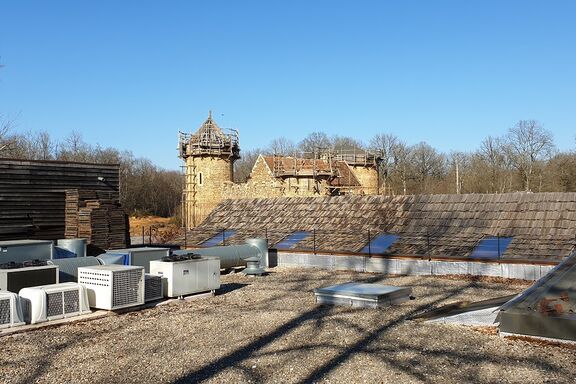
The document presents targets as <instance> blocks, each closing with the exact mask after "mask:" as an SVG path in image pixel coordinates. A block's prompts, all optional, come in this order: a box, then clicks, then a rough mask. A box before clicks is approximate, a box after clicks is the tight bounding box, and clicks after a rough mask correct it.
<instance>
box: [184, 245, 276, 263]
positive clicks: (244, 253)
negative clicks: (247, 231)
mask: <svg viewBox="0 0 576 384" xmlns="http://www.w3.org/2000/svg"><path fill="white" fill-rule="evenodd" d="M191 251H192V252H194V253H195V254H197V255H201V256H212V257H218V258H219V259H220V268H232V267H240V266H243V267H245V266H246V259H248V258H250V257H258V258H259V259H260V266H261V267H268V241H266V239H247V240H246V244H243V245H228V246H221V247H210V248H200V249H194V250H191Z"/></svg>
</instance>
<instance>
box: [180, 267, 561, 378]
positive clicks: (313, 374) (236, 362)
mask: <svg viewBox="0 0 576 384" xmlns="http://www.w3.org/2000/svg"><path fill="white" fill-rule="evenodd" d="M380 279H382V277H381V276H370V277H369V278H364V279H359V280H363V281H365V282H368V281H370V282H375V281H378V280H380ZM440 284H441V282H440ZM413 285H414V286H417V285H419V284H418V282H415V284H413ZM480 286H482V284H481V283H479V282H477V281H469V282H468V284H466V285H464V286H461V287H458V288H450V289H448V288H446V289H448V290H444V291H443V292H442V293H441V294H439V295H435V296H436V297H435V299H433V300H426V299H425V298H423V299H421V300H422V301H423V304H421V305H419V306H417V307H415V308H412V309H411V310H409V311H404V312H403V313H402V314H400V315H399V316H397V317H396V318H394V319H391V320H388V321H386V322H385V323H384V324H382V325H381V326H380V327H378V328H377V329H376V330H372V331H367V330H364V329H362V328H361V327H358V326H357V325H355V324H345V325H346V326H347V327H348V328H349V329H354V330H355V331H357V332H358V333H360V334H361V335H362V337H361V338H360V339H359V340H358V341H356V342H355V343H352V344H350V345H347V346H346V347H342V346H341V345H338V344H337V343H331V345H326V343H315V342H314V339H315V336H316V335H314V332H312V333H311V334H310V337H309V339H308V340H303V341H302V345H299V346H295V347H294V348H288V349H284V350H280V351H279V350H275V351H274V354H275V355H282V354H283V353H290V351H293V350H294V349H298V350H299V351H312V352H313V351H314V349H316V348H326V347H329V348H332V349H334V350H336V351H338V354H337V355H336V356H335V357H333V358H331V359H330V360H328V361H324V362H322V363H321V364H319V365H318V366H317V367H315V368H314V369H313V370H312V371H310V372H309V373H308V374H307V376H306V377H304V378H302V379H300V380H299V381H298V382H299V383H311V382H318V381H321V380H322V379H324V378H326V376H327V375H329V374H330V373H331V372H332V371H334V370H335V369H337V368H338V367H339V366H341V365H343V364H344V363H346V362H347V361H348V360H350V359H351V358H352V357H353V356H355V355H357V354H368V355H371V356H373V357H375V358H376V359H377V360H378V361H381V362H382V364H383V368H384V366H386V367H388V369H389V368H390V367H392V369H393V370H395V371H396V372H397V373H398V374H401V373H403V374H407V375H410V376H411V377H412V379H413V380H416V381H418V382H424V383H432V382H437V381H438V377H439V376H442V375H443V374H444V375H445V372H444V373H443V372H441V370H439V369H437V367H436V366H435V363H434V361H441V362H442V363H444V364H448V365H449V366H451V367H452V370H451V372H450V376H451V378H452V379H453V380H454V381H455V382H469V383H479V382H482V375H481V367H480V364H481V363H485V364H492V365H496V366H499V367H500V369H506V367H508V369H509V368H510V367H520V366H521V367H526V368H532V369H534V368H537V369H541V370H544V371H548V372H556V373H557V374H562V375H567V376H566V377H568V376H569V375H570V372H569V370H567V369H565V368H563V367H560V366H558V365H554V364H552V363H549V362H546V361H542V359H537V358H519V357H518V356H508V355H506V354H504V355H500V356H496V355H490V354H487V353H485V352H484V353H482V352H479V353H470V351H458V349H457V348H455V349H454V348H452V349H451V348H450V346H447V347H446V348H437V349H427V348H426V345H427V342H426V341H427V340H426V339H424V338H422V337H420V338H415V339H414V340H413V341H412V342H410V343H405V344H403V343H401V342H393V343H389V342H388V340H383V339H384V338H385V337H386V333H387V332H388V331H389V330H391V329H393V328H395V327H397V326H399V325H400V324H401V323H403V322H405V321H407V318H409V317H411V316H413V315H415V314H417V313H420V312H423V311H425V310H428V309H430V308H432V307H434V306H436V305H439V304H445V302H446V300H447V299H450V298H451V297H454V296H456V295H459V294H461V293H464V292H465V291H466V290H468V289H470V288H487V287H485V286H483V287H480ZM439 288H440V287H439ZM494 289H496V288H495V287H494ZM332 308H333V307H328V306H314V307H313V308H312V309H311V310H309V311H306V312H304V313H302V314H301V315H300V316H298V317H296V318H294V319H292V320H290V321H289V322H287V323H284V324H283V325H281V326H279V327H278V328H276V329H275V330H273V331H272V332H270V333H268V334H266V335H263V336H262V337H260V338H258V339H257V340H255V341H253V342H251V343H249V344H247V345H246V346H244V347H242V348H239V349H236V350H234V351H232V352H230V353H229V354H227V355H225V356H223V357H221V358H219V359H217V360H215V361H213V362H211V363H210V364H207V365H205V366H203V367H201V368H199V369H197V370H194V371H191V372H189V373H188V374H187V375H185V376H184V377H181V378H180V379H178V380H176V381H175V382H174V383H175V384H184V383H197V382H202V381H206V380H209V379H211V378H215V377H217V376H218V374H219V373H220V372H222V371H224V370H226V369H237V370H240V371H243V372H244V374H245V378H246V379H247V380H251V381H255V382H263V381H267V380H268V379H269V378H267V377H262V376H261V375H258V373H257V372H254V371H251V372H247V371H246V368H245V366H243V364H244V362H245V361H246V360H248V359H250V358H254V357H263V356H266V355H267V354H268V353H266V352H263V351H262V350H263V349H264V348H265V347H267V346H268V345H269V344H271V343H273V342H274V341H276V340H278V339H280V338H282V337H285V336H286V335H288V334H289V333H290V332H292V331H294V330H296V329H297V328H298V327H300V326H303V325H304V324H305V323H306V322H310V321H312V322H315V323H316V326H315V329H316V330H317V331H318V332H320V328H322V327H326V326H329V325H330V323H331V322H334V324H336V323H338V322H342V320H341V319H338V318H336V317H335V316H334V317H331V316H330V315H331V313H330V312H331V311H332ZM378 341H379V343H377V342H378ZM452 347H454V346H452ZM399 352H412V353H411V355H412V357H410V358H406V357H405V356H402V354H401V353H399ZM432 359H434V360H432ZM458 366H463V367H466V369H457V367H458ZM472 367H474V368H472Z"/></svg>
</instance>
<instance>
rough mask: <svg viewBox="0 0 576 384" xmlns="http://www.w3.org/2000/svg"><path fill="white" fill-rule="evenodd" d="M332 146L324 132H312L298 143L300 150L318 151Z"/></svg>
mask: <svg viewBox="0 0 576 384" xmlns="http://www.w3.org/2000/svg"><path fill="white" fill-rule="evenodd" d="M331 147H332V142H331V140H330V138H329V137H328V135H327V134H325V133H324V132H312V133H310V134H309V135H308V136H306V137H305V138H304V139H303V140H302V141H301V142H300V143H299V144H298V149H300V151H301V152H308V153H316V154H317V153H318V152H319V151H320V152H321V151H325V150H327V149H330V148H331Z"/></svg>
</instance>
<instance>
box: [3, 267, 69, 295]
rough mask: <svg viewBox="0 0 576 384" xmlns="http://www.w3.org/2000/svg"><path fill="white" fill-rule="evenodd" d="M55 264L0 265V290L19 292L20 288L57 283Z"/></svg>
mask: <svg viewBox="0 0 576 384" xmlns="http://www.w3.org/2000/svg"><path fill="white" fill-rule="evenodd" d="M58 271H59V269H58V266H57V265H39V266H35V267H19V266H18V265H17V268H8V269H2V266H0V291H10V292H14V293H18V292H20V290H21V289H22V288H28V287H36V286H39V285H48V284H57V283H58V282H59V280H58Z"/></svg>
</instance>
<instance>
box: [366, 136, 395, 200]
mask: <svg viewBox="0 0 576 384" xmlns="http://www.w3.org/2000/svg"><path fill="white" fill-rule="evenodd" d="M399 145H400V140H399V139H398V138H397V137H396V136H394V135H392V134H387V133H380V134H377V135H376V136H374V137H373V138H372V139H370V150H372V151H374V152H375V153H376V154H377V155H378V156H380V157H381V159H382V160H381V162H380V172H379V174H380V178H381V181H382V194H384V195H386V194H388V192H389V191H388V181H389V179H390V177H391V176H392V172H393V170H394V166H395V165H396V164H395V161H394V160H395V158H394V157H395V156H394V155H395V152H396V151H397V147H398V146H399Z"/></svg>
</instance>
